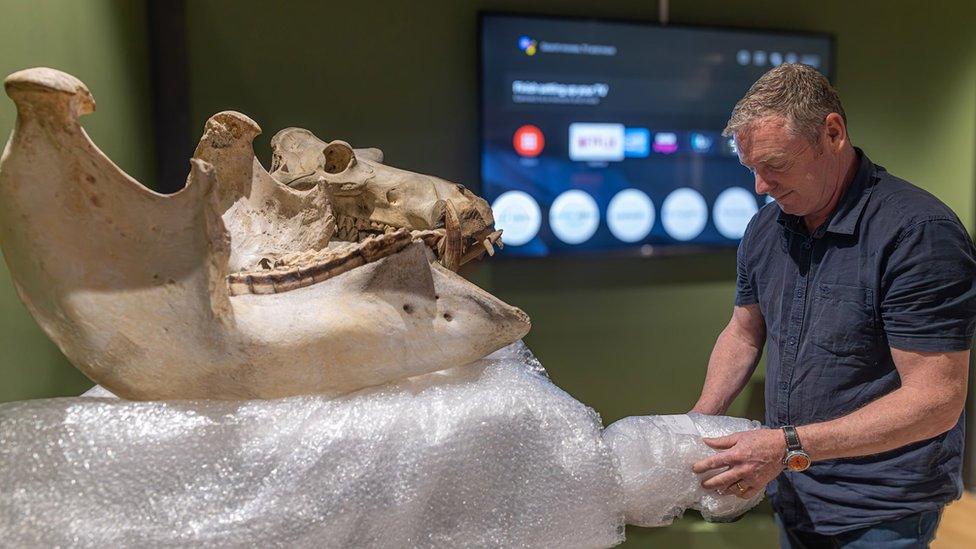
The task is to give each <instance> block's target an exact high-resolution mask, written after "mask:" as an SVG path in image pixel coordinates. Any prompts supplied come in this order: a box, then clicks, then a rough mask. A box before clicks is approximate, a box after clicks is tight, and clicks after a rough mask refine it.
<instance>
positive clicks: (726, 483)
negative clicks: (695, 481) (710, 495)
mask: <svg viewBox="0 0 976 549" xmlns="http://www.w3.org/2000/svg"><path fill="white" fill-rule="evenodd" d="M740 480H742V471H740V470H739V469H738V468H734V469H729V470H728V471H726V472H724V473H721V474H718V475H715V476H714V477H711V478H707V479H705V480H703V481H702V483H701V485H702V488H708V489H709V490H722V491H725V490H726V489H729V487H731V490H732V491H737V489H736V488H735V486H733V485H734V484H735V483H736V482H738V481H740Z"/></svg>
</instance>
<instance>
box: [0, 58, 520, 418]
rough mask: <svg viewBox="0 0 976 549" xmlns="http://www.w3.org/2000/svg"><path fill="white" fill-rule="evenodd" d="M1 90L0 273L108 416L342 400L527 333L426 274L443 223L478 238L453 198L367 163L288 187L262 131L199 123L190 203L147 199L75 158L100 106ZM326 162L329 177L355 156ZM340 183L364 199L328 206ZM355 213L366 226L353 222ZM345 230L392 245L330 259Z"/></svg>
mask: <svg viewBox="0 0 976 549" xmlns="http://www.w3.org/2000/svg"><path fill="white" fill-rule="evenodd" d="M5 88H6V91H7V94H8V95H9V96H10V97H11V98H12V99H13V100H14V102H15V103H16V104H17V113H18V115H17V124H16V127H15V129H14V132H13V134H12V135H11V138H10V141H9V142H8V143H7V146H6V148H5V150H4V152H3V156H2V158H0V245H2V248H3V254H4V258H5V260H6V262H7V265H8V267H9V269H10V272H11V275H12V278H13V280H14V284H15V286H16V288H17V291H18V293H19V295H20V297H21V299H22V300H23V302H24V304H25V305H26V306H27V308H28V310H29V311H30V312H31V314H32V315H33V316H34V318H35V320H37V322H38V323H39V324H40V325H41V327H42V328H43V329H44V331H45V332H46V333H47V335H48V336H49V337H51V338H52V339H53V340H54V341H55V342H56V343H57V344H58V346H59V347H60V348H61V350H62V351H63V352H64V354H65V355H66V356H67V357H68V358H69V359H70V360H71V361H72V363H73V364H74V365H75V366H76V367H78V368H79V369H80V370H81V371H83V372H84V373H85V374H86V375H88V376H89V377H90V378H91V379H92V380H94V381H95V382H97V383H99V384H101V385H103V386H105V387H106V388H108V389H109V390H111V391H112V392H114V393H116V394H118V395H119V396H122V397H126V398H130V399H173V398H179V399H190V398H216V399H238V398H274V397H283V396H289V395H296V394H304V393H325V394H339V393H344V392H349V391H354V390H357V389H360V388H362V387H366V386H371V385H377V384H381V383H386V382H389V381H393V380H397V379H401V378H405V377H409V376H414V375H418V374H423V373H428V372H432V371H437V370H441V369H446V368H450V367H454V366H458V365H461V364H465V363H467V362H470V361H473V360H476V359H478V358H480V357H482V356H484V355H486V354H488V353H490V352H492V351H494V350H496V349H499V348H501V347H503V346H505V345H507V344H509V343H511V342H513V341H515V340H517V339H519V338H521V337H522V336H524V335H525V333H527V332H528V330H529V320H528V317H527V316H526V315H525V313H523V312H522V311H521V310H519V309H517V308H514V307H511V306H509V305H506V304H505V303H503V302H501V301H500V300H498V299H497V298H495V297H494V296H492V295H490V294H488V293H487V292H485V291H483V290H481V289H480V288H478V287H477V286H474V285H473V284H471V283H469V282H467V281H466V280H464V279H463V278H462V277H460V276H458V275H456V274H455V273H454V272H452V271H451V270H449V269H447V268H444V267H443V266H441V265H440V264H439V263H438V262H436V261H433V256H436V252H433V251H431V249H430V246H434V247H440V248H441V249H440V250H439V251H440V253H441V256H440V257H441V258H442V259H443V258H444V252H445V250H444V248H445V247H447V246H444V245H442V244H441V243H443V242H445V241H446V240H447V237H448V236H449V234H448V233H449V232H450V231H449V230H448V228H447V227H446V225H447V224H453V222H454V221H455V220H457V221H458V223H457V224H456V226H455V229H457V226H460V227H461V229H459V230H455V231H454V233H455V234H463V235H467V236H466V237H465V238H480V237H481V236H482V235H483V234H485V230H486V229H488V228H490V227H491V217H490V211H488V210H487V209H483V207H482V206H481V205H480V203H479V202H478V201H477V200H473V199H476V198H477V197H474V196H473V195H470V193H468V194H465V191H462V190H460V189H458V188H457V187H453V188H454V189H455V190H454V191H453V193H452V192H451V191H450V190H449V188H451V186H452V184H450V183H447V182H444V181H443V180H439V179H436V178H427V177H426V176H420V175H418V174H411V173H410V172H404V171H402V170H396V169H395V168H390V167H387V166H384V165H382V164H380V163H379V162H378V160H380V158H379V157H378V153H377V152H374V151H368V150H367V151H362V152H361V153H360V152H353V154H352V155H351V156H350V157H349V158H348V160H349V161H348V162H347V163H346V165H345V168H344V169H342V170H341V171H338V172H336V173H332V172H330V171H329V170H335V168H333V167H332V166H333V165H332V164H329V162H328V161H326V162H323V163H321V164H322V165H321V172H322V174H329V176H328V177H326V176H325V175H321V177H320V178H319V179H316V180H315V181H312V182H308V183H303V184H302V185H299V186H296V185H292V186H289V185H285V184H282V183H280V182H279V181H277V180H276V178H275V177H272V175H271V174H269V173H268V172H267V171H266V170H265V169H264V168H263V166H261V164H260V162H258V161H257V159H256V158H254V153H253V150H252V148H251V140H252V139H253V138H254V136H256V135H257V134H258V133H259V132H260V128H259V127H258V125H257V124H255V123H254V122H253V121H252V120H250V119H249V118H247V117H246V116H244V115H242V114H239V113H233V112H224V113H218V114H217V115H215V116H214V117H212V118H211V119H210V120H209V121H208V122H207V126H206V129H205V133H204V136H203V138H202V139H201V143H200V145H199V147H198V148H197V151H196V153H195V155H194V158H193V159H192V160H191V171H190V175H189V177H188V180H187V185H186V187H185V188H184V189H183V190H181V191H180V192H178V193H175V194H173V195H161V194H158V193H155V192H153V191H151V190H149V189H147V188H145V187H144V186H142V185H141V184H139V183H138V182H137V181H135V180H134V179H132V178H131V177H129V176H128V175H126V174H125V173H124V172H122V171H121V170H120V169H119V168H118V167H117V166H116V165H115V164H113V163H112V162H111V160H109V159H108V158H107V157H106V156H105V155H104V154H103V153H102V152H101V151H100V150H99V149H98V148H97V147H96V146H95V145H94V144H93V143H92V142H91V140H90V139H89V138H88V136H87V134H86V133H85V131H84V130H83V129H82V128H81V125H80V124H79V117H80V116H81V115H84V114H89V113H91V112H93V111H94V109H95V102H94V100H93V99H92V97H91V94H90V93H89V92H88V89H87V88H86V87H85V85H84V84H83V83H82V82H81V81H79V80H78V79H76V78H74V77H73V76H70V75H68V74H65V73H63V72H60V71H56V70H53V69H47V68H35V69H28V70H25V71H20V72H17V73H14V74H12V75H10V76H8V77H7V79H6V81H5ZM279 135H280V134H279ZM309 135H311V134H309ZM276 142H277V145H276V148H275V155H276V159H277V158H280V159H281V160H280V164H276V166H277V167H278V168H281V167H283V166H285V165H288V166H289V168H288V169H289V170H290V169H299V167H300V166H301V164H300V163H299V164H295V163H294V161H293V160H292V159H288V160H285V159H286V158H288V157H287V155H288V154H290V153H289V152H288V146H287V145H286V144H285V139H284V137H282V138H280V139H277V138H276ZM329 147H332V149H329ZM292 150H297V154H298V155H299V156H301V155H307V153H306V152H305V151H304V149H301V148H300V147H299V148H297V149H294V148H293V149H292ZM322 151H324V152H323V156H324V157H325V158H326V159H329V158H333V157H335V154H339V155H340V156H339V158H340V160H341V159H342V157H341V155H342V154H346V155H348V153H349V151H352V149H351V148H348V145H345V144H344V143H341V142H332V143H330V144H329V145H328V146H327V147H324V148H323V149H322ZM322 151H320V152H322ZM329 151H337V153H330V152H329ZM353 159H356V161H355V162H353ZM276 162H279V161H276ZM318 166H319V164H316V168H318ZM357 166H359V168H358V169H361V170H363V171H362V172H359V171H357ZM366 170H372V177H371V178H370V177H365V176H364V174H366ZM276 173H277V174H279V175H278V177H280V176H281V175H280V174H281V173H282V170H281V169H276ZM333 176H335V177H333ZM343 178H346V180H343ZM357 178H359V179H357ZM399 178H405V179H406V180H407V181H409V183H402V182H400V179H399ZM292 182H293V181H292ZM293 183H294V182H293ZM347 183H354V184H355V183H358V184H360V186H361V188H362V190H361V191H357V193H358V194H356V195H352V194H350V195H348V196H349V197H350V198H349V199H342V200H340V197H343V196H346V195H343V194H342V193H343V192H345V190H344V189H343V186H344V184H347ZM425 184H426V185H427V187H426V188H425V187H424V185H425ZM431 186H432V187H433V190H431V188H430V187H431ZM367 189H368V190H367ZM380 189H382V191H381V190H380ZM346 190H350V191H351V189H346ZM391 191H392V194H391ZM398 192H399V193H418V194H420V195H422V196H423V197H424V199H422V200H415V199H413V198H410V196H412V195H409V196H408V194H402V195H398V194H397V193H398ZM356 196H360V197H361V196H369V197H370V200H374V204H375V206H374V207H372V208H371V209H370V208H366V209H356V208H362V205H363V204H364V203H365V202H364V201H363V200H362V199H355V197H356ZM391 197H392V199H391ZM397 197H399V200H397ZM459 197H460V199H459ZM465 200H468V202H467V203H465ZM438 201H443V209H444V215H443V216H442V218H441V219H440V220H439V218H438V213H439V210H438V209H437V208H438V207H437V206H436V204H437V203H438ZM455 202H456V204H457V206H460V208H458V207H455ZM403 204H406V205H407V206H405V207H402V206H398V205H403ZM427 204H430V207H429V209H428V210H427V213H426V214H420V213H419V212H423V211H424V208H427ZM466 204H467V205H466ZM398 208H399V209H398ZM452 209H453V210H455V213H458V214H459V215H457V216H456V219H454V218H452V215H451V213H450V212H449V210H452ZM397 211H400V212H411V213H410V214H407V213H403V215H402V217H395V213H396V212H397ZM469 211H474V212H476V213H478V212H480V213H478V215H480V217H481V221H479V222H474V221H471V219H474V218H475V217H477V216H476V215H472V214H465V213H461V212H469ZM353 212H354V213H356V214H359V215H353ZM350 215H353V216H354V217H355V218H356V219H357V220H363V219H369V220H370V221H371V222H372V221H375V222H377V223H386V224H387V225H389V226H391V227H396V229H392V230H386V227H383V230H367V231H365V232H368V233H370V234H368V235H364V236H360V235H358V234H357V238H356V242H351V241H350V242H337V241H336V239H335V238H334V237H335V236H337V232H341V231H342V230H343V229H342V227H343V224H344V223H345V224H348V222H346V221H344V219H345V218H346V217H349V216H350ZM469 215H470V217H468V216H469ZM384 216H386V217H384ZM337 219H338V224H337ZM387 221H390V222H387ZM404 221H406V223H404ZM421 222H423V223H426V224H427V225H423V224H421ZM439 222H440V223H442V224H443V225H444V226H443V227H440V226H438V223H439ZM465 222H467V225H465ZM477 223H482V224H483V225H485V227H484V228H482V229H479V228H478V225H477ZM337 226H338V228H337ZM465 226H467V227H468V228H467V229H464V228H463V227H465ZM373 228H374V227H373V226H372V225H371V226H370V229H373ZM376 229H379V227H376ZM411 229H417V230H414V231H412V232H411ZM438 230H440V231H442V233H443V234H441V233H438V232H437V231H438ZM465 231H466V232H465ZM490 234H491V233H487V234H485V238H487V237H488V235H490ZM496 239H497V238H496ZM456 240H457V239H456ZM455 244H456V242H455ZM451 254H453V255H452V256H451V257H454V258H456V259H457V263H460V260H461V259H462V257H461V255H462V254H459V253H458V252H457V251H456V250H455V251H451ZM453 261H454V260H453V259H452V260H451V262H453Z"/></svg>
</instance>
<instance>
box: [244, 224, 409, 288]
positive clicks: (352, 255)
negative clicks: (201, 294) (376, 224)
mask: <svg viewBox="0 0 976 549" xmlns="http://www.w3.org/2000/svg"><path fill="white" fill-rule="evenodd" d="M412 241H413V236H412V235H411V234H410V231H408V230H407V229H399V230H397V231H394V232H392V233H388V234H382V235H375V236H370V237H369V238H367V239H365V240H364V241H363V242H361V243H360V244H359V245H355V246H352V245H351V247H352V249H346V250H343V251H342V252H340V253H328V252H325V254H324V257H322V258H315V260H314V262H312V263H311V264H303V265H282V266H281V267H277V268H275V269H272V270H270V271H263V272H262V271H251V272H240V273H232V274H230V275H228V276H227V285H228V287H229V288H230V294H231V295H235V296H236V295H242V294H279V293H284V292H288V291H291V290H297V289H299V288H304V287H306V286H311V285H312V284H316V283H318V282H322V281H323V280H328V279H330V278H332V277H335V276H338V275H340V274H342V273H345V272H347V271H351V270H352V269H355V268H356V267H360V266H362V265H365V264H367V263H372V262H374V261H377V260H380V259H382V258H384V257H387V256H389V255H393V254H395V253H397V252H399V251H400V250H402V249H403V248H405V247H407V245H409V244H410V243H411V242H412Z"/></svg>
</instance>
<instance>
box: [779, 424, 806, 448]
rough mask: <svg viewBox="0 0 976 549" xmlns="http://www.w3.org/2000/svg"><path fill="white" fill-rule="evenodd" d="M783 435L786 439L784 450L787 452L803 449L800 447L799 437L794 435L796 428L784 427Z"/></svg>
mask: <svg viewBox="0 0 976 549" xmlns="http://www.w3.org/2000/svg"><path fill="white" fill-rule="evenodd" d="M783 435H784V436H785V437H786V449H787V450H788V451H793V450H802V449H803V446H801V445H800V435H798V434H797V433H796V427H794V426H792V425H784V426H783Z"/></svg>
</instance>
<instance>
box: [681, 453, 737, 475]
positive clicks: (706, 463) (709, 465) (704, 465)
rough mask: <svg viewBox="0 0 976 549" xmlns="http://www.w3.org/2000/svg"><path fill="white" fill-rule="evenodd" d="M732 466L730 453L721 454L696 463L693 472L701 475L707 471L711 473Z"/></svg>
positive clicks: (692, 467) (692, 468)
mask: <svg viewBox="0 0 976 549" xmlns="http://www.w3.org/2000/svg"><path fill="white" fill-rule="evenodd" d="M731 464H732V463H731V459H730V457H729V455H728V453H727V452H720V453H718V454H714V455H711V456H708V457H707V458H705V459H702V460H699V461H696V462H695V463H694V465H692V466H691V470H692V471H694V472H696V473H698V474H701V473H704V472H705V471H709V470H711V469H718V468H719V467H727V466H729V465H731Z"/></svg>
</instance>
